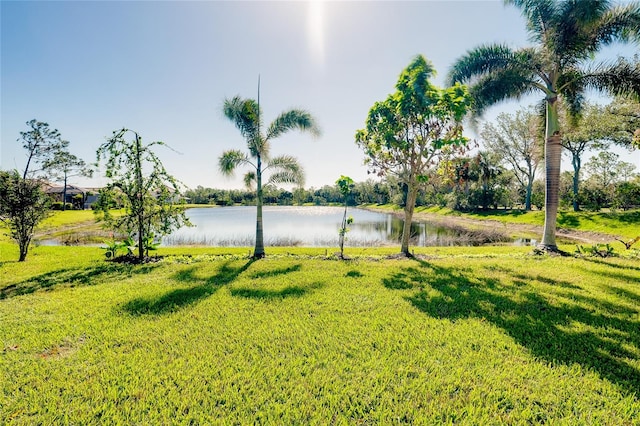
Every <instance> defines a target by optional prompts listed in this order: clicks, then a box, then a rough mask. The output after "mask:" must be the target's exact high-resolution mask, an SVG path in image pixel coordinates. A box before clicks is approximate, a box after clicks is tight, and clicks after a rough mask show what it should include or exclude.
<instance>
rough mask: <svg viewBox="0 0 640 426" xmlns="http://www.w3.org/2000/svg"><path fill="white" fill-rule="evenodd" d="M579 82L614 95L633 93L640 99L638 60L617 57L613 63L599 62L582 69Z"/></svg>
mask: <svg viewBox="0 0 640 426" xmlns="http://www.w3.org/2000/svg"><path fill="white" fill-rule="evenodd" d="M579 79H580V84H582V85H583V86H584V88H585V89H594V90H597V91H600V92H606V93H609V94H611V95H614V96H624V95H633V96H634V97H635V98H636V99H640V62H638V61H635V62H630V61H628V60H626V59H624V58H619V59H618V60H617V61H616V62H615V63H613V64H607V63H601V64H597V65H595V66H594V67H593V68H590V69H588V70H586V71H584V72H583V73H582V74H581V75H580V76H579Z"/></svg>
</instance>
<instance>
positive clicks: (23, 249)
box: [0, 119, 69, 262]
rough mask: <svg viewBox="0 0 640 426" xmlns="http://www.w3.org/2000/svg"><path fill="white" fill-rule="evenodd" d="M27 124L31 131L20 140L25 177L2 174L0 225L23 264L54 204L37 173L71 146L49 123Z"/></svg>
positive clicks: (32, 122) (21, 134) (30, 122)
mask: <svg viewBox="0 0 640 426" xmlns="http://www.w3.org/2000/svg"><path fill="white" fill-rule="evenodd" d="M26 124H27V126H29V130H27V131H24V132H20V138H19V139H18V142H20V143H22V147H23V148H24V149H25V150H26V151H27V162H26V164H25V167H24V170H23V172H22V176H21V175H20V173H19V172H18V171H17V170H16V171H11V172H1V179H0V185H1V187H0V221H2V222H3V223H4V224H5V225H6V226H7V228H8V229H9V235H10V237H11V238H12V239H14V240H15V241H16V242H17V243H18V246H19V249H20V255H19V259H18V260H19V261H20V262H23V261H24V260H26V258H27V253H28V251H29V245H30V244H31V240H32V238H33V234H34V232H35V229H36V227H37V226H38V224H39V223H40V222H41V221H42V220H43V219H44V218H45V217H47V216H48V214H49V205H50V200H49V197H47V196H46V195H45V194H44V192H43V191H42V182H41V181H40V180H39V179H36V178H35V176H36V173H38V172H41V171H42V170H43V164H44V163H46V162H47V161H49V160H51V159H52V158H53V157H54V156H55V155H56V154H57V153H58V152H60V151H62V150H64V149H65V148H66V146H67V145H68V144H69V142H67V141H63V140H62V139H61V137H60V132H59V131H58V130H57V129H51V128H50V127H49V124H48V123H45V122H42V121H38V120H36V119H33V120H30V121H27V123H26Z"/></svg>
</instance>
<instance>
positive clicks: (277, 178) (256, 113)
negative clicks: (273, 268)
mask: <svg viewBox="0 0 640 426" xmlns="http://www.w3.org/2000/svg"><path fill="white" fill-rule="evenodd" d="M223 112H224V115H225V116H226V117H227V118H228V119H229V120H231V121H232V122H233V124H235V126H236V127H237V128H238V130H240V133H241V134H242V137H244V138H245V140H246V142H247V147H248V149H249V154H245V153H243V152H242V151H240V150H228V151H225V152H223V153H222V155H221V156H220V158H219V160H218V164H219V169H220V172H221V173H222V174H223V175H227V176H231V175H233V173H234V172H235V170H236V168H238V167H239V166H244V165H248V166H250V168H251V171H249V172H248V173H246V174H245V175H244V183H245V185H246V186H247V187H253V185H254V184H255V187H256V242H255V248H254V251H253V257H254V258H255V259H260V258H263V257H264V256H265V251H264V235H263V222H262V205H263V203H264V194H263V185H268V184H279V183H292V184H297V185H302V184H303V183H304V172H303V169H302V166H301V165H300V164H299V163H298V160H296V159H295V158H294V157H292V156H290V155H282V156H278V157H271V156H270V148H271V141H272V140H273V139H276V138H277V137H279V136H282V135H283V134H285V133H287V132H289V131H291V130H300V131H306V132H310V133H311V134H313V135H314V136H318V135H319V134H320V129H319V127H318V125H317V124H316V122H315V119H314V118H313V117H312V115H311V114H310V113H309V112H307V111H304V110H300V109H291V110H289V111H285V112H283V113H281V114H280V115H279V116H278V117H276V119H275V120H274V121H273V122H271V124H270V125H269V127H268V128H267V129H266V132H264V133H263V131H262V127H263V126H262V111H261V109H260V104H259V103H258V102H256V101H255V100H253V99H242V98H240V97H239V96H236V97H234V98H231V99H225V101H224V105H223ZM266 171H269V172H270V176H269V179H268V180H267V181H266V182H264V183H263V174H264V173H265V172H266Z"/></svg>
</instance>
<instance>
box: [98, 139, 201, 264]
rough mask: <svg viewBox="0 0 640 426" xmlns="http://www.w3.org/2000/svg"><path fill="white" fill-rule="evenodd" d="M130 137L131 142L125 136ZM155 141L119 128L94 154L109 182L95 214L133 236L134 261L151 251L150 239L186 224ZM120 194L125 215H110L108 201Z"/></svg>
mask: <svg viewBox="0 0 640 426" xmlns="http://www.w3.org/2000/svg"><path fill="white" fill-rule="evenodd" d="M128 133H131V134H132V135H133V139H132V140H127V139H126V138H125V137H126V135H127V134H128ZM156 146H166V144H165V143H164V142H160V141H156V142H151V143H149V144H146V145H145V144H144V143H143V142H142V138H141V137H140V135H138V133H136V132H135V131H133V130H129V129H124V128H123V129H120V130H117V131H114V132H113V135H112V136H111V137H110V138H109V139H108V140H107V141H106V142H105V143H103V144H102V145H100V147H99V148H98V151H97V159H98V162H100V161H104V162H105V166H106V173H105V174H106V177H107V178H109V179H111V182H110V183H109V184H108V185H107V186H106V187H105V188H104V191H102V192H101V194H100V198H99V209H98V210H97V212H98V214H101V216H102V218H103V219H104V220H105V221H106V222H107V224H108V225H110V226H112V227H113V228H114V229H115V230H116V231H118V232H122V233H125V234H126V235H127V236H129V237H131V236H133V237H135V240H136V245H137V260H138V262H141V263H142V262H144V260H145V257H146V256H148V255H149V249H151V248H153V242H154V238H157V237H159V236H162V235H167V234H169V233H170V232H171V231H172V230H174V229H177V228H180V227H181V226H184V225H190V222H189V220H188V218H187V217H186V215H185V212H184V208H183V207H182V206H181V204H182V203H181V202H180V191H179V189H180V188H179V187H180V185H179V182H178V181H177V180H176V179H175V178H174V177H173V176H171V175H170V174H169V173H167V171H166V170H165V168H164V166H163V165H162V162H161V161H160V159H159V158H158V156H157V155H156V154H155V153H154V151H153V148H154V147H156ZM118 193H120V194H123V195H124V197H122V198H123V200H124V209H125V214H124V215H122V216H118V217H114V216H113V215H111V214H110V211H109V208H110V206H111V200H112V199H113V198H114V197H117V196H118Z"/></svg>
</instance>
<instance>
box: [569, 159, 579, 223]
mask: <svg viewBox="0 0 640 426" xmlns="http://www.w3.org/2000/svg"><path fill="white" fill-rule="evenodd" d="M571 163H572V164H573V211H574V212H579V211H580V201H579V200H578V192H579V190H580V167H581V162H580V156H576V155H575V154H573V158H572V159H571Z"/></svg>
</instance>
